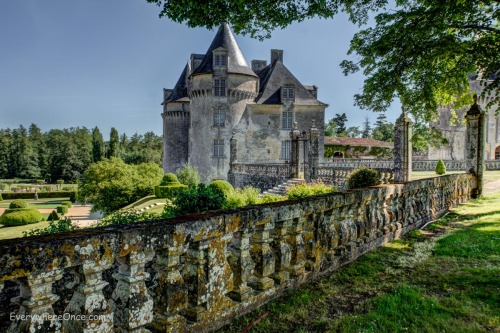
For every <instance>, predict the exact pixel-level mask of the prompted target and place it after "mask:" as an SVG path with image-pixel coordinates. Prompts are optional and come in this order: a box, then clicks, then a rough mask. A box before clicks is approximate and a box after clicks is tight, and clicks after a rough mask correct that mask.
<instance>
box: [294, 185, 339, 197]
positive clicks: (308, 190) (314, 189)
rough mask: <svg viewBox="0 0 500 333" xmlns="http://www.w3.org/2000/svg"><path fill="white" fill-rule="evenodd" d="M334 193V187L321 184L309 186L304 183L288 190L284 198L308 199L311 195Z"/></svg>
mask: <svg viewBox="0 0 500 333" xmlns="http://www.w3.org/2000/svg"><path fill="white" fill-rule="evenodd" d="M335 191H336V189H335V188H334V187H332V186H328V185H326V184H324V183H323V182H313V183H311V184H308V183H305V182H304V183H300V184H297V185H294V186H292V187H290V188H288V189H287V191H286V196H287V198H288V199H296V198H303V197H308V196H311V195H318V194H325V193H332V192H335Z"/></svg>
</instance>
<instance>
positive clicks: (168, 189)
mask: <svg viewBox="0 0 500 333" xmlns="http://www.w3.org/2000/svg"><path fill="white" fill-rule="evenodd" d="M187 188H188V186H187V185H183V184H180V183H178V184H173V185H168V186H161V185H158V186H155V196H156V197H157V198H174V197H176V196H177V195H178V194H179V193H181V192H184V191H186V189H187Z"/></svg>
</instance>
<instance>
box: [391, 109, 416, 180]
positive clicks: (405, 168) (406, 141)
mask: <svg viewBox="0 0 500 333" xmlns="http://www.w3.org/2000/svg"><path fill="white" fill-rule="evenodd" d="M402 111H403V112H402V113H401V116H399V118H398V119H397V120H396V126H395V132H394V181H395V182H396V183H402V182H407V181H410V180H411V154H412V149H411V135H412V134H411V120H410V118H408V116H407V115H406V111H405V109H404V107H402Z"/></svg>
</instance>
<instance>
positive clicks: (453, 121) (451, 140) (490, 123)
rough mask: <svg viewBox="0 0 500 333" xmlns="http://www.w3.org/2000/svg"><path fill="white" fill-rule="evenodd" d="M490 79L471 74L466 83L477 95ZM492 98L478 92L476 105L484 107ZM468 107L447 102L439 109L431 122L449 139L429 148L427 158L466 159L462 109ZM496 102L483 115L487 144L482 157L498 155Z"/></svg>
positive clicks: (499, 139)
mask: <svg viewBox="0 0 500 333" xmlns="http://www.w3.org/2000/svg"><path fill="white" fill-rule="evenodd" d="M488 82H489V80H480V79H478V78H476V77H474V76H470V81H469V85H470V87H471V90H472V91H473V92H475V93H477V95H478V96H480V95H481V92H482V91H483V89H484V86H485V84H488ZM493 98H494V96H492V95H487V96H480V97H479V99H478V101H477V102H478V105H479V107H480V108H481V110H483V111H486V105H487V104H488V103H489V102H490V101H491V100H492V99H493ZM467 110H468V108H463V109H460V110H456V111H455V110H452V109H451V107H449V106H443V107H440V109H439V118H438V119H437V121H435V122H433V123H432V124H431V126H434V127H435V128H437V129H438V130H439V131H441V132H442V133H443V135H444V137H446V139H447V140H448V144H445V145H443V146H441V147H439V148H432V147H431V148H429V150H428V152H427V158H428V159H430V160H437V159H443V160H464V159H465V121H464V118H465V113H466V112H467ZM497 110H498V106H496V107H495V106H494V107H492V108H490V109H489V110H487V116H486V124H485V128H486V133H485V136H486V138H485V139H486V144H485V147H484V149H485V151H484V158H485V159H486V160H495V159H496V160H498V159H500V117H497V116H496V112H497Z"/></svg>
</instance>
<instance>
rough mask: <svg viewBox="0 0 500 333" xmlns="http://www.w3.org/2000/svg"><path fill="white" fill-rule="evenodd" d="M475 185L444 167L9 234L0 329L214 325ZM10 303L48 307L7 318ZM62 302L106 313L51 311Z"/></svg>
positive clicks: (462, 196)
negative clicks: (185, 212) (82, 226)
mask: <svg viewBox="0 0 500 333" xmlns="http://www.w3.org/2000/svg"><path fill="white" fill-rule="evenodd" d="M474 187H475V179H474V178H473V176H471V175H468V174H460V175H448V176H443V177H437V178H430V179H424V180H419V181H414V182H408V183H404V184H392V185H381V186H377V187H371V188H365V189H360V190H354V191H347V192H338V193H333V194H328V195H322V196H317V197H310V198H304V199H297V200H291V201H285V202H279V203H273V204H266V205H261V206H253V207H247V208H243V209H238V210H230V211H219V212H213V213H207V214H199V215H191V216H186V217H183V218H178V219H171V220H165V221H153V222H147V223H139V224H133V225H123V226H114V227H109V228H100V229H87V230H82V231H79V232H73V233H65V234H56V235H49V236H39V237H32V238H28V239H15V240H5V241H2V242H0V281H3V282H2V285H1V286H2V287H3V290H2V292H1V294H0V298H1V299H0V302H2V303H1V304H2V307H1V311H0V317H1V318H0V319H1V320H0V323H1V324H2V325H3V326H2V328H0V330H2V331H3V330H5V329H6V327H7V326H8V325H11V327H10V330H11V331H12V332H28V331H29V330H30V329H32V332H41V331H44V332H51V331H57V330H59V329H61V328H62V329H64V330H65V331H66V332H83V331H84V329H85V330H86V332H111V331H113V330H114V331H128V332H131V331H135V330H137V331H139V330H140V329H141V328H144V327H148V328H150V329H151V330H153V331H158V332H160V331H162V332H165V331H173V332H186V331H188V332H199V331H210V330H212V329H215V328H217V327H220V326H222V325H224V324H225V323H228V322H229V321H230V320H231V319H232V318H234V317H236V316H239V315H241V314H243V313H245V312H247V311H250V310H252V309H254V308H256V307H258V306H259V305H261V304H263V303H265V302H267V301H269V300H270V299H272V298H275V297H277V296H279V295H280V294H282V293H283V292H284V291H285V290H286V289H288V288H293V287H295V286H297V285H300V284H302V283H304V282H306V281H309V280H311V279H313V278H315V277H318V276H320V275H322V274H325V273H329V272H331V271H333V270H335V269H337V268H338V267H339V266H341V265H343V264H346V263H348V262H350V261H352V260H354V259H356V258H358V257H359V256H360V255H362V254H364V253H366V252H368V251H370V250H372V249H374V248H376V247H378V246H380V245H381V244H383V243H385V242H388V241H391V240H393V239H395V238H397V237H399V236H400V235H402V234H404V233H406V232H407V231H409V230H411V229H414V228H417V227H419V226H422V225H423V224H424V223H426V222H428V221H431V220H433V219H436V218H437V217H439V216H441V215H442V214H444V213H445V212H446V211H447V210H448V209H449V208H451V207H454V206H455V205H457V204H458V203H460V202H464V201H467V200H469V198H470V194H471V190H472V189H473V188H474ZM13 296H16V297H17V298H14V299H13V303H10V297H13ZM9 304H10V305H9ZM10 312H14V313H16V312H17V313H18V314H24V315H27V314H32V315H35V314H38V315H40V316H41V317H38V318H37V320H31V321H29V320H25V321H17V322H10V320H9V314H10ZM54 313H55V314H58V315H62V314H63V313H65V314H68V315H69V314H72V315H91V314H92V315H96V314H97V315H100V316H99V317H92V318H89V317H87V318H85V320H72V318H68V317H63V318H57V317H48V316H45V317H43V315H47V314H54ZM50 325H52V326H50Z"/></svg>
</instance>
